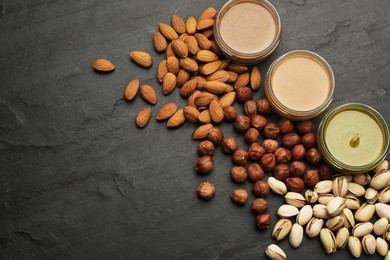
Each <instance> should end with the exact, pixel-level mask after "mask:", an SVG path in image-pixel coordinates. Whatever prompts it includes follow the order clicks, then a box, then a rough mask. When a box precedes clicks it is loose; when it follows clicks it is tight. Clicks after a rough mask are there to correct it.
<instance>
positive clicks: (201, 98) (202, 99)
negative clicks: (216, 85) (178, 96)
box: [195, 92, 214, 107]
mask: <svg viewBox="0 0 390 260" xmlns="http://www.w3.org/2000/svg"><path fill="white" fill-rule="evenodd" d="M213 99H214V95H213V94H211V93H207V92H206V93H201V94H199V95H198V96H197V97H196V98H195V104H196V105H197V106H198V107H205V106H208V104H210V102H211V101H213Z"/></svg>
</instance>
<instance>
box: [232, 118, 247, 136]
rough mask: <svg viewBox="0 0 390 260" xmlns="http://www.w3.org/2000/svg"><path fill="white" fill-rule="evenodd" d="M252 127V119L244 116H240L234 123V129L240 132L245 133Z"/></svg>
mask: <svg viewBox="0 0 390 260" xmlns="http://www.w3.org/2000/svg"><path fill="white" fill-rule="evenodd" d="M250 127H251V119H250V118H249V117H247V116H244V115H238V116H237V117H236V120H235V121H234V128H235V129H236V130H237V131H238V132H240V133H245V132H246V131H248V129H249V128H250Z"/></svg>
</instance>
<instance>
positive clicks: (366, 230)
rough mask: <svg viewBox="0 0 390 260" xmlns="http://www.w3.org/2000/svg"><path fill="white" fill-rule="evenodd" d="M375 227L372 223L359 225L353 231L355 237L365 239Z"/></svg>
mask: <svg viewBox="0 0 390 260" xmlns="http://www.w3.org/2000/svg"><path fill="white" fill-rule="evenodd" d="M373 228H374V225H373V224H372V223H371V222H365V223H359V224H357V225H355V226H354V227H353V229H352V234H353V236H354V237H363V236H365V235H368V234H370V233H371V231H372V229H373Z"/></svg>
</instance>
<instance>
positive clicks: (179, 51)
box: [171, 39, 188, 58]
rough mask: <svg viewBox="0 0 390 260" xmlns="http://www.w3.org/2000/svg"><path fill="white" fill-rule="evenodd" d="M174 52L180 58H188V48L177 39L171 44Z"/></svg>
mask: <svg viewBox="0 0 390 260" xmlns="http://www.w3.org/2000/svg"><path fill="white" fill-rule="evenodd" d="M171 44H172V50H173V51H174V52H175V54H176V55H177V56H178V57H179V58H187V56H188V48H187V45H186V44H185V43H184V41H183V40H182V39H175V40H173V41H172V42H171Z"/></svg>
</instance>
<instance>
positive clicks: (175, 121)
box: [167, 109, 186, 128]
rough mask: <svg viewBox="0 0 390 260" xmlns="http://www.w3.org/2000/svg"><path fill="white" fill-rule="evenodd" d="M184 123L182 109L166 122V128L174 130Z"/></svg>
mask: <svg viewBox="0 0 390 260" xmlns="http://www.w3.org/2000/svg"><path fill="white" fill-rule="evenodd" d="M185 121H186V118H185V117H184V113H183V109H179V110H177V111H176V113H175V114H174V115H173V116H171V118H169V120H168V122H167V127H169V128H174V127H178V126H180V125H182V124H184V122H185Z"/></svg>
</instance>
